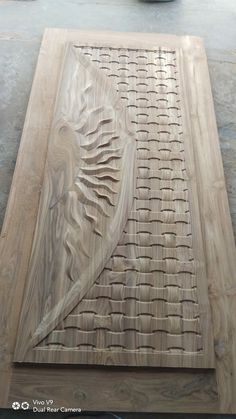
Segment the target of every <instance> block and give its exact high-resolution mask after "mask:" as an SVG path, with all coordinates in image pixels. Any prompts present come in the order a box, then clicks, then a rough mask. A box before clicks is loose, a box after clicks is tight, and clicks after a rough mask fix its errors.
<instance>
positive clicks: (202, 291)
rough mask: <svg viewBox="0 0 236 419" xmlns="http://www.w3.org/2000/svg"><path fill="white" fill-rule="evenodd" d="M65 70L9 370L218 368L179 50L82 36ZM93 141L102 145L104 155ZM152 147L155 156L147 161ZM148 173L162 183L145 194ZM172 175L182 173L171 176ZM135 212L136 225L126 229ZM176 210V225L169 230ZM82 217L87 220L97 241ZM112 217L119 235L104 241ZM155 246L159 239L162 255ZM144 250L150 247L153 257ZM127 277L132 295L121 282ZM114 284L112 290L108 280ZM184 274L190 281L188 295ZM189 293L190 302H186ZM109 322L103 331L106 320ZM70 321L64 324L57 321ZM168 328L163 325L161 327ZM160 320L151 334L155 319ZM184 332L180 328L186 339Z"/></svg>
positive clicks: (69, 54) (70, 50) (71, 49)
mask: <svg viewBox="0 0 236 419" xmlns="http://www.w3.org/2000/svg"><path fill="white" fill-rule="evenodd" d="M63 66H64V69H63V70H62V79H61V82H60V87H59V93H58V98H57V104H56V108H55V112H54V116H53V119H52V128H51V133H50V137H49V148H48V157H47V162H46V170H45V178H44V184H43V187H42V193H41V200H40V209H39V213H38V220H37V226H36V229H35V237H34V245H33V248H32V257H31V262H30V267H29V281H28V283H29V286H28V288H27V290H26V295H25V300H24V307H23V313H22V318H21V326H20V330H19V339H18V344H17V348H16V352H15V358H14V360H15V361H18V362H23V361H24V362H26V361H28V362H38V363H42V362H50V363H53V362H56V363H76V364H78V363H86V364H91V363H95V364H106V365H108V364H111V365H113V364H117V365H142V366H144V365H148V366H168V367H188V368H204V367H208V368H210V367H214V353H213V338H212V332H211V319H210V307H209V302H208V296H207V286H206V284H207V280H206V270H205V265H206V263H205V260H204V253H203V245H202V237H201V225H200V220H199V205H198V194H197V189H196V174H195V168H194V159H193V150H192V144H191V142H190V135H189V126H188V125H190V122H191V121H190V120H189V122H188V123H187V118H188V112H187V109H188V108H187V106H186V107H184V101H183V94H182V90H183V86H182V85H181V84H180V80H179V75H178V74H179V73H180V71H179V66H180V56H179V48H178V49H176V48H167V47H164V48H162V47H161V46H155V47H154V46H152V45H151V47H147V46H145V47H144V49H142V48H140V47H138V49H137V45H136V43H135V44H134V46H133V48H131V47H129V48H125V47H124V46H123V44H122V43H121V42H120V41H119V43H118V42H117V41H116V42H114V41H113V42H112V43H110V46H109V47H108V46H107V47H104V46H103V43H101V42H99V41H98V40H95V41H93V42H90V43H89V44H88V43H87V40H86V39H84V40H83V39H80V41H79V42H74V43H72V44H71V45H69V47H68V52H67V53H66V58H65V61H64V64H63V65H62V67H63ZM68 92H69V94H68ZM74 92H77V94H76V95H75V94H74ZM101 103H102V104H103V107H102V111H100V110H99V109H100V108H99V104H101ZM117 104H119V107H118V106H117ZM106 106H107V109H106ZM110 107H112V109H113V113H112V115H114V114H115V115H116V116H115V118H114V116H112V119H108V117H109V115H110V114H109V112H108V111H109V108H110ZM116 108H117V109H116ZM80 109H81V110H80ZM125 109H126V113H125ZM121 112H122V114H121ZM86 113H87V114H86ZM90 113H91V115H90ZM80 118H81V120H82V121H84V122H83V124H82V123H81V122H80ZM84 118H85V119H84ZM98 118H99V119H98ZM101 118H103V120H101ZM106 120H107V122H106ZM119 121H125V124H123V122H122V123H120V122H119ZM128 121H129V123H128ZM101 122H103V126H101V128H100V125H101ZM114 123H115V127H116V128H115V130H114V129H113V125H114ZM99 124H100V125H99ZM126 124H127V127H126ZM122 125H124V126H123V128H122V129H121V127H122ZM96 127H99V128H96ZM62 130H63V131H62ZM109 130H110V135H112V136H113V137H111V138H110V137H109V136H108V131H109ZM88 132H91V134H88ZM95 134H97V136H98V137H97V139H96V137H95ZM116 136H117V139H116ZM119 137H120V139H119ZM129 137H131V138H130V140H129ZM125 138H126V139H125ZM124 139H125V144H126V147H127V145H128V144H130V146H129V147H130V149H129V150H128V148H127V150H126V149H124V148H123V150H124V151H122V153H123V154H124V157H123V158H122V159H121V156H122V154H120V155H119V156H118V155H115V149H114V147H120V149H121V147H124V146H122V140H124ZM134 139H136V142H137V174H136V176H137V179H138V180H140V181H142V184H141V186H138V185H137V186H136V188H135V191H134V192H133V183H134V180H133V177H134V164H133V163H132V162H133V156H134V154H133V152H132V148H131V145H132V141H133V145H134ZM98 140H99V141H100V143H103V142H104V145H105V148H104V147H103V152H102V154H101V153H100V154H99V147H101V144H100V143H99V141H98ZM108 140H109V142H108ZM140 142H141V146H140V145H139V144H140ZM163 143H165V145H163ZM78 144H80V145H79V146H78ZM150 144H152V145H154V144H155V149H156V150H157V149H159V151H158V152H153V150H152V149H150V148H149V145H150ZM176 144H177V145H181V147H182V148H181V150H180V151H175V146H176ZM79 147H80V148H79ZM109 147H110V148H109ZM112 147H113V148H112ZM133 148H134V147H133ZM111 149H112V150H111ZM110 151H112V153H113V155H112V154H109V155H108V158H107V157H105V160H104V152H106V154H108V153H110ZM83 153H84V154H83ZM91 153H92V154H91ZM94 153H95V154H94ZM96 153H98V154H96ZM99 156H101V158H100V157H99ZM99 158H100V159H102V165H101V162H100V161H99ZM125 159H126V162H127V161H128V160H129V164H127V163H125ZM122 160H123V162H122ZM104 161H105V162H107V164H105V163H104ZM119 162H120V163H121V169H120V166H119ZM122 167H123V168H122ZM124 168H125V170H128V171H129V176H127V174H125V173H124V172H125V170H124ZM98 170H99V172H98ZM101 170H103V172H104V173H105V174H106V172H107V170H109V171H110V172H111V171H116V173H115V174H116V179H111V181H110V180H107V179H106V180H105V179H104V178H102V181H101V178H100V174H102V173H103V172H102V171H101ZM149 171H153V172H154V174H153V175H152V179H154V180H156V181H159V180H160V181H161V183H162V186H159V185H157V187H156V189H151V178H150V175H149ZM173 171H174V172H176V171H180V172H181V173H182V175H180V177H178V178H174V179H173V176H172V172H173ZM98 174H99V177H97V175H98ZM110 178H111V173H110ZM127 178H129V183H128V182H127ZM74 179H76V181H74ZM122 179H123V183H122V182H120V180H122ZM176 180H179V182H176ZM114 181H116V194H117V196H118V198H119V196H122V199H120V198H119V199H118V200H117V202H116V203H115V202H114V203H113V204H112V205H113V207H112V206H111V201H110V200H111V198H112V200H113V197H112V194H111V193H110V192H109V191H110V188H111V187H113V188H114ZM94 182H95V183H94ZM91 185H92V188H91ZM96 191H97V193H99V195H96V194H95V192H96ZM112 192H113V195H114V191H112ZM81 194H82V195H81ZM127 196H129V197H130V199H129V200H128V199H127ZM82 198H83V206H82V207H81V203H82V201H81V199H82ZM105 199H106V200H108V199H109V202H110V207H109V204H107V202H105V206H104V201H105ZM80 201H81V202H80ZM131 205H132V208H133V210H136V211H137V212H138V213H139V216H140V217H141V220H135V221H133V220H132V219H129V218H130V217H129V214H130V210H131ZM111 209H112V211H110V210H111ZM72 210H73V212H72ZM100 210H103V212H104V211H105V212H106V213H107V218H105V217H104V215H102V216H100V214H99V211H100ZM84 211H89V213H90V220H87V217H86V214H87V213H85V218H84ZM158 211H160V212H161V213H162V215H163V216H164V219H163V221H162V222H160V220H159V218H158V216H157V218H155V219H153V217H154V215H155V214H156V215H157V214H158ZM109 212H110V214H109ZM183 212H185V213H189V214H190V216H189V218H188V221H186V220H182V219H181V218H180V217H179V216H180V215H181V214H182V213H183ZM150 214H151V217H152V220H150ZM173 214H175V215H176V217H179V218H178V221H176V222H175V221H174V220H173ZM147 215H148V216H147ZM91 217H92V219H93V220H96V228H97V229H98V230H99V234H97V232H96V231H95V230H94V223H91ZM127 218H128V220H127ZM111 221H112V223H113V225H114V227H112V230H113V231H114V233H113V234H111V235H110V232H111ZM126 221H127V222H126ZM125 222H126V225H125ZM123 232H124V233H125V234H131V235H133V236H134V238H133V239H132V240H135V241H136V242H135V243H133V242H132V240H131V242H130V243H126V244H125V245H124V250H123V252H124V254H123V255H121V254H120V248H119V244H120V241H119V239H120V240H121V241H122V240H123ZM159 236H160V237H161V238H162V239H163V243H162V245H161V246H160V243H159ZM58 237H60V240H59V239H58ZM187 239H191V241H192V244H191V245H190V246H189V244H187V245H185V244H184V243H182V245H181V247H179V245H178V241H179V240H187ZM118 241H119V242H118ZM138 242H139V243H138ZM117 243H118V248H116V245H117ZM98 249H100V251H98ZM147 249H148V250H152V255H151V256H148V253H147ZM140 251H141V252H142V254H141V255H140V254H139V252H140ZM112 252H113V253H112ZM103 269H104V271H103ZM100 273H101V275H102V276H103V279H104V280H105V279H106V276H107V288H106V295H105V294H104V291H105V289H104V287H102V286H97V285H95V281H96V282H97V284H98V285H100V276H99V275H100ZM124 274H125V275H126V282H128V283H130V285H131V286H132V287H133V289H132V290H131V289H130V288H129V287H127V286H126V283H121V282H120V278H121V277H122V275H124ZM111 275H113V276H114V278H115V283H114V284H111V283H110V282H109V281H110V279H108V276H109V278H110V276H111ZM140 275H142V277H145V278H147V280H146V283H145V285H144V284H143V283H142V282H140V281H139V282H140V283H139V284H138V285H137V286H136V282H137V280H139V277H140ZM154 277H155V278H156V279H155V280H154V282H153V278H154ZM173 278H174V282H175V283H173ZM186 278H189V285H187V288H183V281H184V280H185V279H186ZM148 279H149V280H150V282H148ZM161 280H162V281H163V285H162V286H160V281H161ZM190 284H191V285H190ZM156 289H158V294H156V292H155V291H156ZM191 290H192V299H191V298H190V299H188V298H189V297H188V291H191ZM195 290H196V292H195ZM180 291H182V292H180ZM39 295H40V298H39ZM92 295H93V297H92ZM193 296H194V297H193ZM83 297H84V298H85V301H84V300H83ZM92 299H93V301H91V300H92ZM103 299H105V300H104V302H102V301H103ZM87 300H89V301H87ZM105 307H106V309H105ZM72 310H73V311H72ZM101 310H102V312H101ZM104 310H105V311H104ZM29 312H30V313H31V314H30V316H29ZM78 313H79V314H81V315H83V319H84V321H83V322H82V323H81V322H80V324H77V323H76V318H77V314H78ZM92 313H98V314H100V316H98V318H99V319H100V323H98V322H97V321H96V322H94V314H92ZM108 314H109V315H110V318H111V322H110V323H109V324H108V322H107V321H106V320H105V318H106V316H108ZM103 316H104V319H103ZM153 316H154V317H153ZM70 318H71V319H73V324H72V325H70V324H71V322H70V321H67V322H66V320H67V319H68V320H69V319H70ZM165 318H167V319H168V322H165V321H163V320H164V319H165ZM158 319H159V320H160V322H159V323H158V325H159V329H156V323H155V322H154V320H158ZM194 319H195V320H196V321H197V322H198V327H197V328H196V324H194V328H191V327H190V326H191V325H193V323H192V322H191V320H194ZM151 320H152V321H151ZM131 321H132V325H133V327H131V326H130V325H129V324H130V322H131ZM61 322H62V324H61ZM65 322H66V326H65V327H64V323H65ZM185 322H188V324H189V327H188V329H187V330H186V329H184V323H185ZM26 325H27V327H26ZM31 336H32V338H30V337H31ZM45 338H46V339H45Z"/></svg>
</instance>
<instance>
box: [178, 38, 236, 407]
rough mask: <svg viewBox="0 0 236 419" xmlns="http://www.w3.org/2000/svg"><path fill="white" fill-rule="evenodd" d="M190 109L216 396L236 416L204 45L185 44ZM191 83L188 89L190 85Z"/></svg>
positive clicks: (220, 178) (229, 255) (233, 309)
mask: <svg viewBox="0 0 236 419" xmlns="http://www.w3.org/2000/svg"><path fill="white" fill-rule="evenodd" d="M184 52H185V58H184V69H185V71H186V80H187V83H186V85H187V90H186V95H187V96H188V104H189V109H190V116H191V120H192V137H193V144H194V156H195V164H196V168H197V172H198V178H197V180H198V191H199V200H200V213H201V225H202V228H203V237H204V248H205V254H206V256H207V274H208V287H209V296H210V301H211V307H212V313H213V326H214V340H215V353H216V360H217V365H216V374H217V380H218V391H219V397H220V400H221V409H222V411H223V412H228V413H235V412H236V400H235V391H236V294H235V287H236V259H235V243H234V237H233V229H232V224H231V219H230V212H229V205H228V197H227V192H226V188H225V179H224V171H223V166H222V159H221V153H220V147H219V139H218V133H217V126H216V120H215V114H214V105H213V99H212V94H211V88H210V78H209V73H208V67H207V59H206V54H205V50H204V45H203V43H202V40H200V39H199V40H197V41H196V45H195V47H194V48H193V45H192V41H191V39H190V38H186V39H185V41H184ZM190 84H191V85H190Z"/></svg>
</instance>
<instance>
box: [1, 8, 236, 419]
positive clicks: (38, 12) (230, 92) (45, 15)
mask: <svg viewBox="0 0 236 419" xmlns="http://www.w3.org/2000/svg"><path fill="white" fill-rule="evenodd" d="M45 27H68V28H78V29H86V30H89V29H97V30H99V29H100V30H116V31H134V32H135V31H137V32H163V33H174V34H177V35H184V34H189V35H196V36H201V37H203V38H204V41H205V46H206V49H207V55H208V60H209V69H210V76H211V82H212V89H213V96H214V102H215V110H216V117H217V123H218V128H219V135H220V144H221V150H222V156H223V164H224V170H225V176H226V184H227V190H228V195H229V201H230V209H231V215H232V220H233V225H234V231H235V233H236V49H235V48H236V46H235V41H236V1H235V0H175V1H173V2H170V3H168V2H167V3H146V2H142V1H141V0H25V1H23V0H16V1H11V0H0V128H1V129H0V227H1V224H2V221H3V217H4V213H5V208H6V203H7V199H8V194H9V189H10V185H11V180H12V175H13V171H14V166H15V161H16V157H17V151H18V147H19V142H20V137H21V132H22V127H23V123H24V118H25V112H26V107H27V102H28V98H29V93H30V89H31V84H32V78H33V74H34V70H35V66H36V60H37V55H38V51H39V47H40V43H41V39H42V34H43V30H44V28H45ZM121 410H122V406H121ZM125 417H128V416H124V415H122V418H125ZM129 417H130V416H129ZM141 417H142V418H143V417H146V418H150V416H149V415H144V416H143V415H137V414H135V415H134V416H133V417H132V419H134V418H135V419H136V418H141ZM158 417H161V418H166V417H167V416H166V415H161V416H158ZM169 417H173V418H174V416H173V415H169ZM175 417H176V418H177V417H179V415H176V416H175ZM181 417H182V418H184V419H185V418H187V416H186V415H184V416H181ZM188 417H190V416H188ZM192 417H193V418H194V417H196V416H192ZM204 417H207V416H204ZM211 417H212V416H211ZM221 417H223V415H221ZM155 418H157V415H155Z"/></svg>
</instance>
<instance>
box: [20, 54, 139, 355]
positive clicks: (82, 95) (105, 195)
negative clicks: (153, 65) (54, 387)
mask: <svg viewBox="0 0 236 419" xmlns="http://www.w3.org/2000/svg"><path fill="white" fill-rule="evenodd" d="M127 112H128V111H127V110H126V107H125V106H122V104H121V103H120V101H119V97H118V95H117V93H116V91H115V89H114V87H113V86H112V83H110V82H109V80H107V79H106V77H104V76H103V74H102V72H100V71H99V69H97V68H96V67H95V66H94V65H93V64H91V63H90V61H89V60H88V59H87V58H86V57H85V56H84V55H83V54H81V53H80V52H79V51H78V50H77V49H75V48H73V46H69V47H68V51H66V54H65V65H64V66H63V72H62V79H61V82H60V88H59V92H58V96H57V103H56V106H55V112H54V116H53V119H52V127H51V132H50V136H49V140H48V155H47V159H46V166H45V176H44V182H43V186H42V192H41V197H40V204H39V211H38V218H37V224H36V229H35V233H34V243H33V247H32V254H31V260H30V266H29V272H28V287H27V290H26V292H25V298H24V306H23V310H22V316H21V324H20V328H19V335H18V336H19V338H18V343H17V347H16V352H15V361H21V362H22V361H26V360H28V359H27V355H26V353H27V351H28V350H29V349H32V348H34V347H35V346H36V345H37V344H38V343H39V342H40V341H42V340H43V339H44V338H45V337H46V336H47V335H48V334H49V333H50V332H51V330H52V329H53V328H55V327H56V326H57V324H58V323H59V322H60V321H61V320H63V319H64V317H65V316H66V315H68V314H69V313H70V311H71V310H72V309H73V308H74V306H75V305H76V304H78V302H79V301H80V300H81V299H82V298H83V296H84V295H85V294H86V292H87V291H88V290H89V288H90V287H91V285H92V284H93V283H94V282H95V280H96V279H97V277H98V276H99V274H100V273H101V271H102V269H103V268H104V266H105V264H106V262H107V261H108V260H109V258H110V256H111V254H112V252H113V250H114V249H115V247H116V245H117V242H118V240H119V237H120V236H121V234H122V231H123V229H124V226H125V223H126V220H127V216H128V214H129V211H130V210H131V205H132V202H133V194H134V185H135V182H134V181H135V158H136V154H135V147H136V142H135V137H134V134H133V132H132V130H131V126H130V125H131V124H130V123H129V116H128V115H127ZM29 313H30V316H29ZM26 325H27V326H26ZM72 345H73V339H72V341H71V342H70V346H71V347H72ZM57 358H58V356H57ZM44 359H45V357H44ZM64 361H65V360H64ZM64 361H63V362H64Z"/></svg>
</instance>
